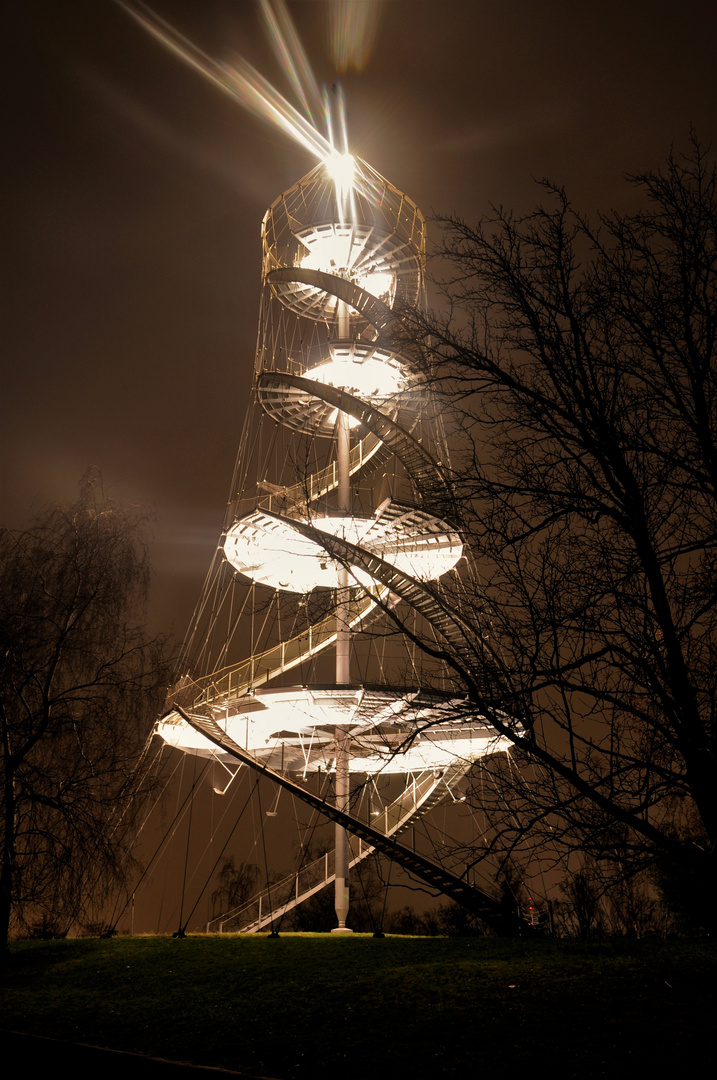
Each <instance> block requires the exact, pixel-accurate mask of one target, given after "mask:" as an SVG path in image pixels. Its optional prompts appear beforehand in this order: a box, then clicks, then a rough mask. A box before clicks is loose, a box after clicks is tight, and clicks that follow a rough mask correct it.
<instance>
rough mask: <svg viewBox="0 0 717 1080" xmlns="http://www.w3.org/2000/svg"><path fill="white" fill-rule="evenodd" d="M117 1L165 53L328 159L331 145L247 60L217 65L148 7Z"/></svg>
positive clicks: (321, 159)
mask: <svg viewBox="0 0 717 1080" xmlns="http://www.w3.org/2000/svg"><path fill="white" fill-rule="evenodd" d="M119 2H120V5H121V7H123V8H124V10H125V11H126V12H127V14H128V15H131V16H132V18H133V19H134V20H135V21H136V22H138V23H139V25H140V26H141V27H143V29H145V30H146V31H147V33H149V34H151V35H152V36H153V37H154V38H156V40H157V41H159V42H160V44H162V45H164V47H165V48H166V49H168V50H169V52H171V53H173V54H174V55H175V56H177V57H179V59H180V60H182V61H184V63H185V64H188V65H189V67H191V68H193V69H194V70H195V71H197V72H198V73H199V74H200V75H202V76H203V77H204V78H205V79H207V80H208V81H209V82H211V83H213V84H214V86H217V87H218V88H219V89H220V90H222V91H223V92H224V93H225V94H227V95H228V96H229V97H231V98H232V99H233V100H234V101H236V102H238V104H240V105H243V106H244V108H246V109H248V110H249V111H250V112H253V113H254V114H255V115H256V116H259V117H261V118H262V119H264V120H269V121H270V122H271V123H273V124H275V125H276V126H277V127H278V128H279V129H280V130H281V131H283V132H284V133H285V134H286V135H289V136H290V137H291V138H292V139H294V140H295V141H296V142H298V143H299V144H300V145H301V146H303V147H304V149H306V150H308V151H309V153H311V154H313V155H314V157H316V158H318V159H319V161H325V160H326V159H327V158H328V157H330V155H331V154H332V152H333V146H332V143H331V142H330V141H329V140H328V139H327V138H326V137H325V136H324V135H322V134H321V132H320V131H319V130H318V129H317V128H316V126H315V124H314V123H312V121H310V120H307V119H306V118H305V117H304V116H303V115H302V114H301V113H300V112H299V110H298V109H295V108H294V106H293V105H291V104H290V102H288V101H287V100H286V98H285V97H284V96H283V94H281V93H280V92H279V91H278V90H277V89H276V88H275V87H274V86H272V85H271V83H270V82H269V80H268V79H265V78H264V76H263V75H260V74H259V72H258V71H257V70H256V69H255V68H254V67H252V65H251V64H250V63H249V62H248V61H247V60H244V59H243V58H242V57H237V59H236V61H235V62H234V63H233V64H231V65H230V64H226V63H218V62H217V61H216V60H213V59H212V57H211V56H208V55H207V53H205V52H203V50H202V49H199V48H198V47H197V46H196V45H195V44H194V43H193V42H192V41H190V40H189V39H188V38H186V37H184V35H183V34H180V32H179V31H178V30H176V29H175V28H174V27H173V26H171V25H170V24H169V23H168V22H166V21H165V20H164V19H162V18H161V17H160V16H159V15H157V14H155V12H153V11H151V10H150V9H149V8H145V7H144V6H143V7H142V10H140V9H139V8H137V7H135V6H133V5H131V4H128V3H125V2H124V0H119Z"/></svg>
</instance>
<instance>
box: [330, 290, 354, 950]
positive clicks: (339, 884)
mask: <svg viewBox="0 0 717 1080" xmlns="http://www.w3.org/2000/svg"><path fill="white" fill-rule="evenodd" d="M338 322H339V336H340V337H341V338H342V339H345V338H347V337H348V322H349V316H348V311H347V309H346V305H345V304H344V303H343V302H342V301H341V300H339V301H338ZM350 450H351V425H350V419H349V417H348V416H347V415H346V414H345V413H343V412H339V415H338V418H337V421H336V466H337V471H338V492H337V494H338V512H339V513H340V514H345V515H346V516H347V517H348V516H349V515H350V514H351V465H350V456H349V455H350ZM350 681H351V630H350V613H349V572H348V570H347V569H346V567H342V568H341V570H340V571H339V595H338V603H337V608H336V683H337V685H339V686H346V685H347V684H348V683H350ZM336 742H337V751H336V807H337V809H339V810H348V808H349V758H350V750H349V746H348V739H347V738H346V736H345V735H344V733H343V731H342V730H341V729H340V728H337V729H336ZM334 832H335V848H336V850H335V855H334V858H335V871H336V878H335V882H334V908H335V910H336V918H337V920H338V924H339V925H338V926H337V927H335V929H334V931H333V933H338V934H341V933H344V934H346V933H351V931H350V929H349V928H348V927H347V926H346V916H347V915H348V911H349V838H348V833H347V832H346V830H345V829H344V828H342V827H341V826H340V825H336V827H335V830H334Z"/></svg>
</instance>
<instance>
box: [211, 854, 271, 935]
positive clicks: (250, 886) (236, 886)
mask: <svg viewBox="0 0 717 1080" xmlns="http://www.w3.org/2000/svg"><path fill="white" fill-rule="evenodd" d="M260 880H261V871H260V870H259V867H258V866H257V865H256V863H247V862H240V863H239V864H238V865H235V864H234V856H233V855H230V856H229V857H228V858H226V859H224V860H223V862H222V866H221V869H220V871H219V881H218V884H217V887H216V889H215V890H214V891H213V893H212V918H213V919H216V918H218V917H219V916H220V915H223V914H224V913H225V912H228V911H233V910H234V908H239V907H242V905H243V904H246V902H247V901H248V900H251V899H252V897H253V896H254V894H255V893H256V892H258V891H259V888H260V886H259V882H260Z"/></svg>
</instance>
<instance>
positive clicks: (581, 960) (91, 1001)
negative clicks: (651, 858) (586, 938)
mask: <svg viewBox="0 0 717 1080" xmlns="http://www.w3.org/2000/svg"><path fill="white" fill-rule="evenodd" d="M716 977H717V950H716V949H715V947H714V945H713V944H712V943H709V942H708V943H704V942H684V941H679V942H658V941H651V942H632V943H627V942H617V943H596V944H581V943H577V942H550V941H531V942H527V943H525V942H516V941H496V940H491V939H470V938H453V939H438V938H386V939H384V940H374V939H373V938H371V937H364V936H359V935H354V936H353V937H351V938H348V937H340V938H339V937H337V936H331V935H315V936H314V935H295V936H294V935H286V936H283V937H281V938H279V939H278V940H272V939H268V938H266V937H252V936H246V937H241V936H238V937H230V936H224V937H221V938H219V937H190V938H187V939H185V940H183V941H176V940H173V939H172V938H155V937H141V938H119V939H115V940H113V941H94V940H87V939H77V940H69V941H55V942H23V943H14V944H13V945H12V955H11V960H10V964H9V967H8V968H7V970H6V971H5V972H4V973H3V974H2V975H1V976H0V980H1V981H0V988H1V989H0V992H1V993H2V1007H1V1009H0V1026H1V1027H3V1028H5V1029H6V1030H16V1031H23V1032H28V1033H35V1034H42V1035H49V1036H52V1037H54V1038H60V1039H68V1040H72V1041H77V1042H85V1043H92V1044H94V1045H98V1046H106V1047H112V1048H115V1049H122V1050H132V1051H135V1052H140V1053H145V1054H151V1055H155V1056H157V1057H164V1058H170V1059H173V1060H179V1061H190V1062H193V1063H195V1064H203V1065H221V1066H224V1067H227V1068H231V1069H246V1070H247V1071H250V1072H254V1073H258V1074H265V1075H268V1076H272V1077H278V1078H302V1077H308V1076H311V1077H323V1076H329V1075H337V1076H341V1077H342V1080H354V1078H358V1077H361V1078H363V1077H371V1078H378V1080H380V1078H381V1077H384V1076H385V1077H388V1076H391V1077H404V1076H411V1077H424V1076H425V1077H429V1076H431V1077H458V1076H460V1077H465V1076H466V1075H467V1074H469V1075H476V1076H478V1075H480V1074H481V1073H482V1072H483V1071H484V1070H486V1069H494V1070H499V1071H500V1075H502V1076H504V1077H505V1076H509V1077H510V1076H514V1075H515V1076H518V1075H520V1076H529V1075H536V1071H538V1072H543V1071H545V1067H546V1066H547V1069H548V1071H549V1072H550V1073H551V1074H552V1075H559V1076H562V1077H580V1078H586V1077H598V1076H612V1077H615V1076H628V1075H631V1074H634V1073H638V1074H639V1073H644V1072H646V1071H648V1070H650V1071H653V1073H654V1075H656V1076H662V1075H666V1074H667V1073H668V1072H670V1071H672V1070H673V1069H674V1068H675V1067H678V1068H679V1070H680V1072H681V1073H684V1072H685V1071H686V1070H689V1069H690V1067H691V1066H696V1065H697V1064H698V1063H699V1067H700V1070H703V1071H704V1072H705V1075H709V1074H710V1067H712V1068H713V1067H714V1065H715V1063H717V1062H716V1058H715V1051H714V1049H713V1044H714V1041H715V1039H714V1004H715V984H716Z"/></svg>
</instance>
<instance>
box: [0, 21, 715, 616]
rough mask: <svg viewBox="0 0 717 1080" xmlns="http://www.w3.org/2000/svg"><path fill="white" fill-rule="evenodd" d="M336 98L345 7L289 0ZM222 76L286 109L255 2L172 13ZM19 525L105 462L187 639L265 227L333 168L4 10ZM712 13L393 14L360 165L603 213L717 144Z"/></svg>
mask: <svg viewBox="0 0 717 1080" xmlns="http://www.w3.org/2000/svg"><path fill="white" fill-rule="evenodd" d="M289 7H290V10H291V12H292V14H293V16H294V18H295V20H296V23H297V26H298V29H299V31H300V34H301V36H302V39H303V41H304V44H305V46H306V48H307V51H308V53H309V56H310V58H311V61H312V63H313V64H314V66H315V70H316V73H317V76H318V78H319V79H320V80H323V81H328V82H329V83H330V82H332V81H333V80H334V79H335V74H334V72H333V70H332V66H331V62H330V60H329V51H328V48H327V34H326V15H327V8H328V3H327V2H325V0H304V2H301V0H297V2H290V4H289ZM155 9H156V10H157V11H159V12H161V14H162V15H163V16H164V17H165V18H167V19H168V20H170V21H171V22H172V23H174V24H175V25H176V26H177V27H178V28H179V29H180V30H182V31H183V32H184V33H186V34H187V35H188V36H190V37H192V38H193V39H194V40H195V41H196V42H197V43H198V44H199V45H200V46H202V47H203V48H204V49H205V50H206V51H208V52H209V53H210V54H212V55H213V56H215V57H216V58H224V57H226V58H228V57H229V56H230V55H231V54H232V53H240V54H242V55H244V56H245V57H246V58H247V59H249V60H250V61H251V62H253V63H254V64H255V65H256V66H257V67H259V68H260V70H261V71H262V72H263V73H264V74H266V75H267V76H268V77H269V78H270V79H271V80H272V81H274V82H275V83H276V84H277V85H278V86H279V87H280V88H281V89H282V90H283V91H286V90H287V89H288V88H287V87H286V86H285V84H284V83H283V82H282V81H281V74H280V71H279V69H278V67H277V64H276V62H275V61H274V60H273V58H272V57H271V55H270V52H269V49H268V47H267V45H266V43H265V41H264V39H263V36H262V31H261V28H260V23H259V19H258V16H257V12H256V8H255V5H254V3H253V2H251V0H202V2H201V3H200V2H198V0H156V4H155ZM2 23H3V26H2V29H3V33H2V39H3V51H4V58H3V65H2V72H3V74H2V77H3V79H4V81H5V85H4V87H3V90H2V112H3V116H4V124H3V131H4V136H3V150H4V154H3V157H4V167H3V181H2V182H3V199H2V216H3V222H4V242H3V253H4V272H5V281H4V284H3V319H2V363H3V380H2V390H3V394H2V398H3V417H2V490H1V504H0V521H4V522H5V523H6V524H8V525H10V526H20V525H22V524H23V523H24V521H25V520H26V519H27V517H28V515H29V513H30V511H31V509H32V506H33V503H34V502H35V503H37V502H40V503H41V502H43V501H46V500H55V499H59V500H70V499H72V498H73V497H74V494H75V491H76V482H77V480H78V478H79V476H80V475H81V473H82V472H83V471H84V469H85V467H86V466H87V465H88V464H94V465H98V466H99V467H100V468H101V470H102V473H103V475H104V480H105V486H106V488H107V490H108V492H109V493H110V494H111V495H114V496H116V497H118V498H121V499H124V500H129V501H142V502H145V503H147V504H148V505H149V506H151V507H152V508H154V510H155V512H156V522H155V537H156V538H155V543H154V547H153V563H154V566H155V569H156V580H155V590H154V604H153V619H154V622H155V624H156V627H157V628H160V627H161V628H168V627H169V626H170V624H172V623H174V625H175V628H176V630H177V631H178V632H179V633H180V634H181V632H182V631H183V629H184V626H185V624H186V622H187V620H188V618H189V616H190V614H191V609H192V607H193V604H194V601H195V599H196V597H197V595H198V592H199V589H200V586H201V583H202V580H203V577H204V573H205V570H206V566H207V564H208V561H209V559H210V556H211V552H212V549H213V546H214V544H215V543H216V540H217V537H218V534H219V530H220V527H221V522H222V517H223V512H224V505H225V501H226V496H227V492H228V486H229V481H230V477H231V472H232V466H233V462H234V455H235V452H236V447H237V445H238V441H239V434H240V428H241V422H242V416H243V410H244V406H245V403H246V401H247V397H248V390H249V385H250V379H251V370H252V364H253V349H254V342H255V337H256V322H257V317H258V300H259V259H260V250H259V228H260V222H261V218H262V215H263V213H264V210H265V209H266V207H267V206H268V205H269V203H270V202H271V201H272V200H273V199H274V198H275V197H276V195H278V194H279V193H280V192H281V191H282V190H283V189H285V188H286V187H288V186H289V185H290V184H291V183H293V182H294V181H295V180H297V179H298V178H299V177H300V176H301V175H302V174H303V173H304V172H306V171H307V170H308V169H309V168H310V167H311V166H312V165H313V161H312V160H311V159H310V158H309V157H308V156H307V155H306V154H305V153H304V152H303V151H301V150H300V149H299V148H298V147H295V146H294V145H293V144H291V143H290V142H289V141H288V140H287V139H286V137H285V136H282V135H281V134H279V133H278V132H275V131H274V130H273V129H271V128H269V127H268V126H266V125H263V124H262V123H261V122H260V121H259V120H257V119H255V118H254V117H252V116H250V115H248V114H246V113H244V112H242V110H241V109H240V108H239V107H238V106H237V105H235V104H233V103H232V102H231V101H229V100H228V99H227V98H225V97H223V96H222V95H221V94H220V93H219V92H218V91H217V90H215V89H214V88H212V87H211V86H210V85H208V84H206V83H204V82H202V80H201V79H200V78H199V77H198V76H197V75H196V74H195V73H193V72H192V71H190V70H189V69H187V68H185V67H183V66H182V65H181V64H180V62H179V61H178V60H176V59H175V58H174V57H172V56H170V55H169V54H167V53H165V52H163V50H162V48H161V47H160V46H159V45H158V44H157V43H156V42H155V41H154V40H152V39H151V38H149V37H148V36H147V35H146V34H144V33H143V31H142V30H141V29H140V28H139V27H138V26H137V25H135V24H134V23H132V22H131V21H130V20H129V19H128V17H127V16H126V15H125V14H124V13H123V11H122V10H121V9H120V8H119V7H118V6H116V4H114V3H113V2H112V0H5V3H4V5H3V20H2ZM716 30H717V5H715V4H714V3H713V2H708V0H703V2H690V0H685V2H682V3H676V2H662V3H645V2H642V0H640V2H630V0H624V2H623V3H613V2H606V0H596V2H593V3H587V2H584V3H583V2H581V0H490V2H488V0H442V2H439V0H386V2H385V3H384V6H383V17H382V22H381V25H380V29H379V34H378V38H377V42H376V46H375V48H374V51H373V53H372V55H371V57H370V59H369V62H368V64H367V65H366V68H365V70H364V71H363V72H362V73H361V74H351V75H350V76H348V77H346V78H345V79H344V85H345V88H346V92H347V96H348V103H349V110H350V124H351V146H352V149H353V150H354V151H355V152H356V153H358V154H359V155H361V156H362V157H364V158H365V159H366V160H368V161H369V162H370V163H371V164H372V165H373V166H374V167H375V168H377V169H378V170H379V171H380V172H382V173H383V174H384V175H385V176H387V177H388V178H389V179H390V180H391V181H392V182H393V183H394V184H396V186H398V187H399V188H401V189H402V190H404V191H406V192H407V193H408V194H409V195H410V196H411V197H412V198H414V199H415V200H416V202H418V204H419V205H420V206H421V207H422V208H423V209H424V211H426V212H427V213H428V212H430V211H431V210H432V209H433V210H436V211H456V212H458V213H459V214H461V215H463V216H465V217H467V218H469V219H477V218H478V217H479V216H480V214H481V213H482V212H484V211H486V210H487V209H488V207H489V204H490V203H491V202H494V203H503V204H504V205H507V206H513V207H515V208H516V209H518V210H527V209H529V208H530V207H531V206H532V204H533V202H534V201H535V199H536V197H537V193H536V191H535V189H534V186H533V178H534V177H544V176H545V177H549V178H551V179H553V180H555V181H557V182H559V183H563V184H565V185H567V187H568V189H569V191H570V192H571V193H572V194H573V196H574V198H575V200H576V202H577V203H578V204H580V205H582V206H583V208H584V209H586V210H587V211H591V212H594V210H595V209H596V208H597V207H604V208H610V207H620V208H623V209H625V208H629V207H630V206H631V202H630V199H631V194H630V191H629V189H628V188H626V187H625V185H624V183H623V181H622V174H623V172H625V171H630V172H634V171H639V170H641V169H643V168H647V167H650V166H653V165H656V164H658V163H659V162H660V160H662V159H663V158H664V156H665V154H666V153H667V151H668V150H669V148H670V145H671V144H673V143H674V144H676V145H677V146H684V145H685V144H686V142H687V136H688V130H689V126H690V124H694V125H695V127H696V129H697V131H698V133H699V134H700V136H701V138H702V139H703V141H704V142H710V141H711V140H714V139H715V138H717V123H716V120H717V77H716V76H715V59H714V42H715V31H716Z"/></svg>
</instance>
